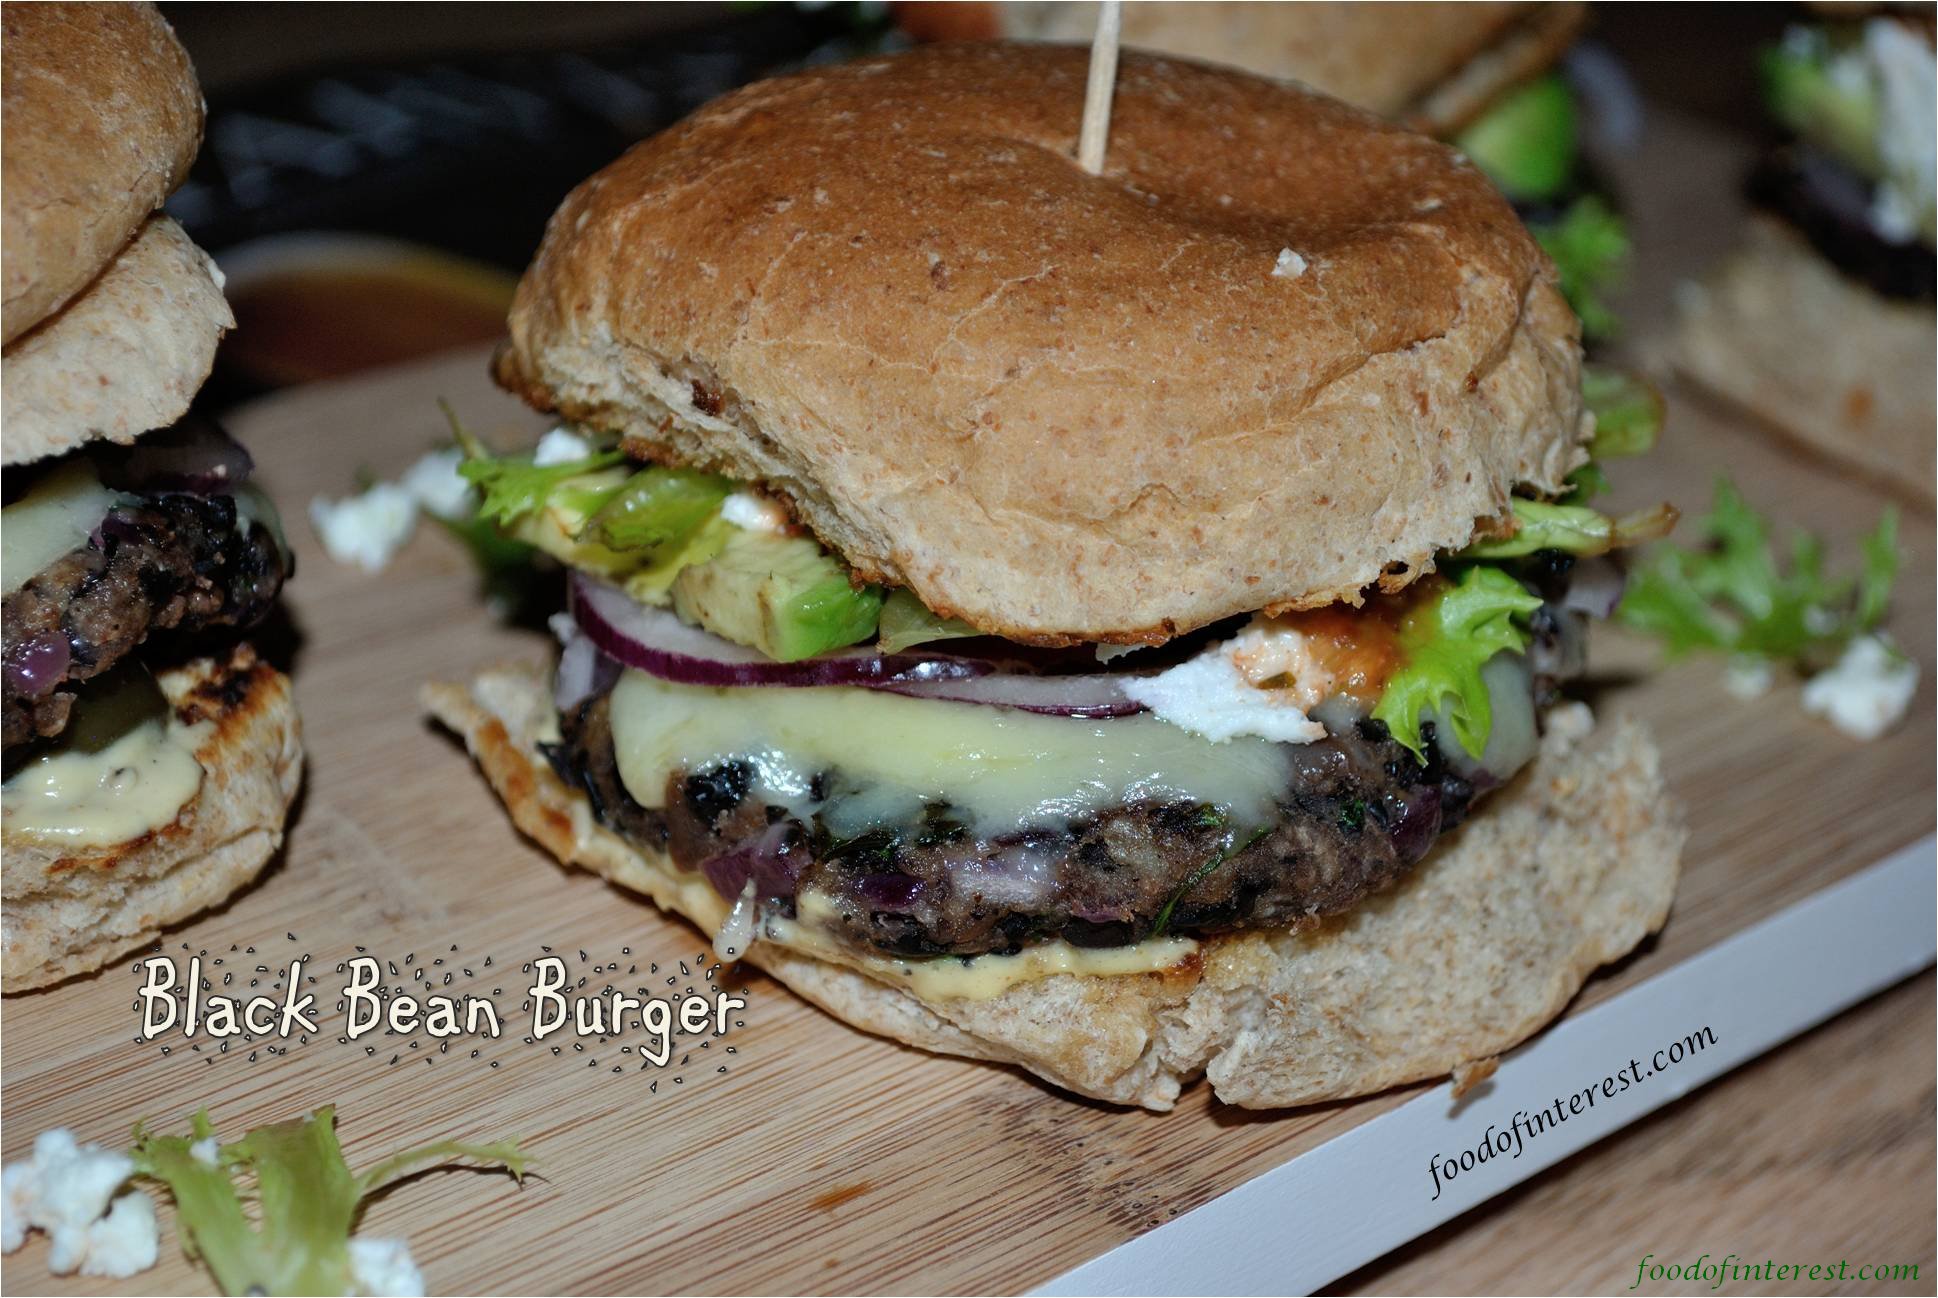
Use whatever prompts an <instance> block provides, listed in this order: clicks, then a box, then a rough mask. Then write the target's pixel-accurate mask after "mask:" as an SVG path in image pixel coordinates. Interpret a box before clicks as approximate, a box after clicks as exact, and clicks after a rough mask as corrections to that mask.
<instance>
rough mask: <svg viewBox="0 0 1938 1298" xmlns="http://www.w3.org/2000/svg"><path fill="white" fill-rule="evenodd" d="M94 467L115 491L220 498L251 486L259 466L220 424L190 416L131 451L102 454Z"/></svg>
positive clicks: (146, 439) (197, 416)
mask: <svg viewBox="0 0 1938 1298" xmlns="http://www.w3.org/2000/svg"><path fill="white" fill-rule="evenodd" d="M95 467H96V471H97V472H98V473H99V474H100V477H101V481H102V483H103V484H104V485H106V486H109V487H113V488H114V489H115V490H117V491H132V492H139V493H143V494H155V493H159V492H170V491H182V492H189V493H191V494H193V495H197V496H221V495H228V494H230V493H232V492H234V491H235V489H236V488H237V487H239V486H241V485H242V484H243V483H244V482H245V481H247V480H248V477H249V475H250V473H251V472H253V471H254V469H255V467H256V464H255V461H254V460H253V459H252V458H250V455H249V452H248V450H246V449H245V448H244V447H243V445H242V444H241V443H240V442H238V441H236V440H235V438H233V437H231V436H229V434H228V432H227V431H226V430H225V429H224V428H223V427H222V426H221V425H220V424H218V423H216V422H215V421H214V420H213V419H209V418H207V417H205V416H202V415H199V414H190V415H184V416H183V417H182V419H181V420H180V421H179V422H177V423H176V424H174V425H173V426H171V427H168V428H163V429H159V430H157V431H155V432H152V433H148V434H147V435H145V436H144V437H142V439H141V440H140V441H138V442H136V443H135V444H134V445H133V446H130V447H127V448H125V449H122V448H115V449H112V450H106V451H102V452H100V453H99V455H98V457H97V462H96V466H95Z"/></svg>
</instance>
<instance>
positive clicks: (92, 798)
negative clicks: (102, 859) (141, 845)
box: [0, 717, 203, 848]
mask: <svg viewBox="0 0 1938 1298" xmlns="http://www.w3.org/2000/svg"><path fill="white" fill-rule="evenodd" d="M202 730H203V727H201V726H182V725H180V724H178V723H177V722H175V721H174V720H172V719H170V718H165V717H150V718H149V719H147V720H145V721H143V722H141V723H140V724H139V725H137V726H134V727H133V728H132V729H130V730H129V731H128V732H127V733H125V734H123V735H121V736H120V737H119V738H117V739H115V740H114V741H113V742H112V743H109V744H108V745H106V746H105V747H103V748H100V749H98V750H96V751H93V752H88V751H84V750H79V749H63V750H60V751H56V752H50V753H43V754H41V755H39V756H37V757H33V758H30V759H29V760H28V761H27V762H25V763H24V764H23V765H22V766H21V768H20V769H19V770H18V771H16V772H14V774H13V776H12V778H10V779H9V780H8V781H7V782H6V784H5V786H4V788H3V790H0V791H4V794H5V807H6V825H7V832H8V833H19V834H30V835H33V836H34V837H37V838H43V839H47V840H50V841H52V842H55V843H58V844H59V845H60V846H62V847H74V848H82V847H110V846H113V845H114V844H117V843H123V842H126V841H128V840H129V839H132V838H139V837H140V836H141V835H143V834H146V833H148V832H149V831H151V830H156V829H160V828H161V827H162V826H164V825H167V824H169V823H170V822H172V821H173V820H174V819H175V817H176V816H177V815H179V814H180V813H181V810H182V808H183V807H184V806H186V805H188V802H189V800H190V799H192V798H194V797H195V795H196V794H197V793H199V792H200V791H201V788H202V766H201V763H199V762H197V761H196V760H195V749H196V746H197V744H198V742H199V740H200V738H201V733H202Z"/></svg>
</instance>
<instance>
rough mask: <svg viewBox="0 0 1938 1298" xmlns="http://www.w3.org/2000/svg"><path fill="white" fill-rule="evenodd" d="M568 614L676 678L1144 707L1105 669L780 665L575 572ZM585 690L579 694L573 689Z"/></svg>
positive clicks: (866, 662)
mask: <svg viewBox="0 0 1938 1298" xmlns="http://www.w3.org/2000/svg"><path fill="white" fill-rule="evenodd" d="M571 603H572V617H573V619H574V620H575V621H576V622H577V623H578V625H579V628H580V629H581V630H582V631H584V632H585V636H586V639H587V640H589V641H590V642H591V643H592V644H595V645H597V646H598V647H599V648H600V649H601V650H604V651H605V653H606V654H608V655H610V656H611V657H612V658H614V659H616V660H618V661H619V662H620V663H623V664H624V665H625V666H627V667H633V668H637V669H638V670H640V671H643V672H646V673H647V674H649V675H652V676H657V677H659V678H660V679H662V680H669V681H675V682H678V683H680V684H683V685H725V686H752V685H772V686H792V687H807V686H820V685H853V686H860V687H862V688H864V689H877V690H886V691H889V692H891V693H895V694H904V695H908V696H909V697H912V698H925V699H940V700H945V701H948V702H952V703H980V704H985V705H988V706H991V707H1005V708H1017V709H1019V710H1021V711H1024V712H1035V713H1040V714H1042V715H1045V716H1057V717H1078V718H1102V717H1124V716H1130V715H1131V714H1132V713H1136V712H1142V711H1143V710H1144V709H1143V706H1142V705H1141V704H1138V703H1134V702H1132V701H1131V700H1130V699H1129V698H1128V697H1127V696H1126V695H1125V694H1124V691H1123V688H1122V686H1121V685H1120V684H1119V681H1120V680H1121V677H1119V676H1117V675H1114V674H1110V673H1099V674H1090V675H1078V676H1037V675H1028V674H1023V673H1016V672H1005V671H1000V670H998V668H997V665H996V664H995V663H994V662H992V661H990V660H988V659H978V658H960V657H956V656H953V655H922V654H901V653H898V654H883V653H875V652H873V651H871V650H867V649H847V650H842V651H841V652H839V653H832V654H822V655H820V656H819V657H816V658H809V659H805V660H803V661H801V662H794V663H777V662H775V661H773V660H772V659H771V658H769V657H767V656H766V655H765V654H763V653H761V652H760V651H759V650H757V649H750V648H748V647H747V646H745V645H738V644H734V643H732V642H731V641H728V640H723V639H721V638H720V637H719V636H716V635H714V634H712V633H711V632H707V631H702V630H701V629H700V628H698V627H695V626H688V625H687V624H686V623H685V622H682V621H681V620H680V619H679V616H678V615H677V614H675V613H674V612H672V610H670V609H663V608H650V607H648V606H646V605H643V604H641V603H639V602H638V601H637V600H635V599H633V598H632V597H631V596H629V595H627V594H626V593H625V592H624V591H622V590H620V589H618V588H617V587H615V586H609V585H607V584H606V583H604V582H601V581H596V580H594V579H592V578H590V577H587V576H586V575H585V574H584V573H576V572H575V573H573V574H572V585H571ZM589 672H590V664H588V663H581V662H578V661H576V660H575V662H574V663H573V664H572V675H571V677H570V678H569V679H568V678H567V676H566V665H565V664H564V663H563V662H561V664H560V677H559V683H558V693H559V695H560V696H561V697H566V696H571V695H573V694H576V692H577V691H578V690H580V689H582V688H586V682H587V680H589V679H590V676H589ZM580 697H583V696H580Z"/></svg>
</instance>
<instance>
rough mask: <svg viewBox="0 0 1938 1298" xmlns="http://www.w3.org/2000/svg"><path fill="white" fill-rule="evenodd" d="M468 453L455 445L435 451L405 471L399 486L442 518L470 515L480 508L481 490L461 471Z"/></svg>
mask: <svg viewBox="0 0 1938 1298" xmlns="http://www.w3.org/2000/svg"><path fill="white" fill-rule="evenodd" d="M463 463H464V452H462V451H460V450H458V449H457V448H456V447H455V446H453V447H450V448H449V449H447V450H442V451H432V452H431V453H430V454H428V455H426V456H424V457H423V458H422V459H420V460H418V462H417V463H415V464H413V465H411V466H410V468H408V469H406V470H405V471H404V476H403V477H401V478H399V479H398V480H397V485H398V486H400V487H402V488H403V489H404V490H405V491H408V492H409V493H410V494H411V499H412V500H415V501H416V502H417V503H418V505H419V506H420V507H421V508H422V509H423V510H424V512H425V513H427V514H434V515H436V516H437V517H439V518H469V517H470V516H471V514H472V513H473V512H475V511H476V509H477V501H478V489H477V488H476V487H474V486H472V485H471V484H470V483H469V482H467V481H465V479H464V476H463V475H462V474H460V473H459V472H458V466H459V465H460V464H463Z"/></svg>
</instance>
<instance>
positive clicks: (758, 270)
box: [497, 45, 1588, 643]
mask: <svg viewBox="0 0 1938 1298" xmlns="http://www.w3.org/2000/svg"><path fill="white" fill-rule="evenodd" d="M1085 67H1086V55H1085V52H1084V51H1081V50H1076V49H1068V48H1061V47H1054V46H980V45H947V46H934V47H928V48H925V49H920V50H916V51H914V52H911V53H907V54H903V55H899V56H895V57H890V58H876V59H866V60H861V61H858V62H854V63H849V64H844V65H839V66H833V67H825V68H817V69H814V70H812V71H809V72H805V73H802V74H800V75H797V76H792V77H786V78H781V79H779V80H774V81H768V82H763V83H761V84H758V85H755V86H751V87H748V88H746V89H744V90H742V91H739V92H738V93H735V94H732V95H729V96H727V97H726V98H724V99H722V100H720V101H718V102H716V103H715V104H713V105H711V106H709V107H708V108H705V109H703V110H702V111H700V112H699V113H697V114H696V115H695V116H693V117H692V118H690V119H688V120H687V121H686V122H685V123H683V124H681V125H680V126H678V127H675V128H674V129H672V130H670V131H668V132H666V133H664V134H662V135H660V136H657V137H655V138H653V139H651V140H648V141H646V142H645V143H643V144H641V145H639V146H638V147H636V148H634V149H633V150H632V151H631V152H629V153H628V154H626V155H625V156H624V157H623V158H621V159H620V160H619V161H617V162H615V163H614V164H612V165H611V166H609V167H607V168H606V169H605V170H604V171H602V172H600V173H599V174H597V175H596V176H594V177H592V178H591V179H590V180H588V181H587V182H585V183H584V184H583V185H581V186H580V187H579V188H578V189H577V190H576V191H575V192H574V193H573V194H572V195H571V197H570V198H568V199H567V201H566V202H565V204H564V205H563V206H562V207H561V208H560V210H559V211H558V213H557V214H556V215H555V216H554V217H553V219H552V222H551V224H550V226H549V228H548V230H547V233H546V237H545V240H544V244H543V246H542V248H541V249H540V251H539V253H538V256H537V258H536V260H535V261H534V263H533V265H532V267H531V269H530V270H529V272H528V273H527V274H526V276H525V278H524V280H523V282H522V283H521V285H520V287H519V292H518V297H517V301H516V305H515V306H514V309H513V312H512V316H511V340H510V343H509V345H508V346H507V348H506V349H505V350H504V351H503V352H502V353H501V355H500V358H499V362H498V366H497V370H498V376H499V378H500V380H501V381H502V382H503V383H504V384H505V385H506V386H508V387H510V388H511V389H513V390H514V391H516V392H518V393H519V394H521V395H523V396H524V397H525V398H526V399H527V400H528V401H530V402H531V403H532V404H534V405H536V406H538V407H540V408H542V409H547V410H555V411H558V412H560V413H562V414H563V415H565V416H567V417H569V418H572V419H576V420H580V421H583V422H585V423H587V424H589V425H591V426H593V427H595V428H599V429H603V430H608V431H617V432H623V433H624V434H626V435H627V436H628V437H629V438H630V439H631V442H630V445H631V446H633V447H634V448H635V449H639V450H643V451H645V452H647V453H649V454H650V455H652V456H653V457H655V458H660V459H664V460H668V461H673V462H679V463H685V464H691V465H696V466H700V467H705V468H709V469H715V470H718V471H720V472H723V473H726V474H728V475H730V476H732V477H734V478H737V479H740V480H743V481H752V482H756V483H759V484H760V485H761V486H763V487H764V488H766V489H767V490H769V491H770V492H772V493H774V494H775V495H778V496H780V497H782V498H784V499H785V500H786V501H787V502H789V504H790V505H791V506H792V509H793V512H794V513H795V515H796V517H797V518H799V519H800V520H801V521H802V522H803V523H805V524H806V525H807V526H808V527H810V528H812V529H813V531H814V532H815V533H816V534H817V535H818V536H819V537H820V538H821V539H822V540H823V541H824V542H825V543H827V544H828V545H829V546H830V547H832V548H834V549H836V550H838V551H840V553H841V554H842V555H843V557H845V558H846V559H847V561H848V562H849V563H850V564H852V565H853V567H854V568H855V569H856V570H857V572H858V573H859V574H861V575H862V576H863V577H865V578H867V579H870V580H877V581H881V582H885V583H888V584H898V585H906V586H908V587H909V588H911V589H912V590H913V592H914V593H915V594H916V595H917V596H919V597H920V598H921V599H922V601H923V602H924V603H925V604H927V605H928V606H929V607H930V608H931V609H933V610H934V611H936V612H938V613H942V614H946V615H954V616H958V617H961V618H964V619H966V620H968V621H969V622H971V623H973V624H974V625H976V626H978V627H980V628H982V629H984V630H987V631H991V632H995V633H998V634H1001V635H1005V636H1008V637H1011V638H1014V639H1019V640H1026V641H1035V642H1045V643H1059V642H1067V641H1076V640H1086V641H1122V642H1133V641H1152V640H1160V639H1163V638H1165V637H1168V636H1171V635H1175V634H1177V633H1179V632H1181V631H1184V630H1187V629H1189V628H1193V627H1197V626H1202V625H1204V624H1207V623H1210V622H1213V621H1215V620H1217V619H1220V618H1224V617H1228V616H1231V615H1234V614H1239V613H1246V612H1251V611H1253V610H1257V609H1261V608H1265V609H1286V608H1306V607H1316V606H1323V605H1326V604H1330V603H1333V602H1335V601H1340V600H1344V601H1348V602H1352V603H1357V602H1358V601H1359V600H1360V599H1361V598H1362V592H1363V591H1365V590H1366V589H1368V588H1370V587H1373V586H1375V585H1379V586H1385V587H1387V588H1395V587H1398V586H1402V585H1405V584H1407V583H1409V582H1411V581H1413V580H1414V579H1415V578H1417V577H1419V576H1420V575H1421V574H1423V573H1424V572H1426V571H1428V570H1429V569H1430V566H1431V563H1432V559H1433V556H1434V555H1435V554H1436V553H1437V552H1440V551H1443V550H1457V549H1459V548H1461V547H1462V546H1464V545H1465V544H1467V543H1468V541H1469V540H1470V539H1471V538H1472V537H1473V536H1474V535H1475V534H1476V532H1477V530H1479V529H1484V528H1486V527H1488V526H1489V524H1490V523H1491V522H1492V521H1493V520H1496V519H1498V518H1500V517H1501V516H1502V515H1503V514H1504V512H1505V511H1506V508H1507V502H1508V496H1509V493H1510V492H1511V491H1512V490H1513V489H1514V488H1515V487H1517V486H1526V487H1530V488H1532V489H1534V490H1536V491H1540V492H1552V491H1556V490H1558V489H1559V488H1560V487H1561V485H1562V479H1563V478H1564V476H1565V475H1566V474H1567V473H1568V472H1569V471H1570V470H1572V469H1573V468H1574V467H1575V466H1576V465H1577V464H1579V463H1580V462H1581V461H1582V460H1583V458H1584V453H1583V451H1582V450H1581V442H1582V440H1583V437H1584V434H1585V431H1586V425H1587V422H1588V420H1587V416H1586V415H1585V414H1584V411H1583V407H1582V403H1581V398H1580V394H1579V382H1578V379H1579V371H1580V346H1579V340H1578V332H1579V331H1578V326H1577V324H1576V321H1575V319H1574V317H1573V315H1572V314H1571V313H1570V312H1569V310H1568V308H1567V306H1566V305H1565V303H1564V302H1563V300H1562V297H1561V294H1560V292H1559V289H1558V288H1557V285H1556V282H1555V273H1554V269H1553V267H1552V266H1551V265H1550V263H1549V262H1548V261H1547V259H1546V257H1545V256H1544V255H1543V254H1542V253H1541V251H1540V250H1539V248H1538V247H1537V246H1536V245H1535V243H1534V241H1533V240H1532V238H1530V237H1529V235H1528V234H1527V232H1526V231H1525V230H1524V229H1523V228H1522V226H1521V224H1520V222H1519V221H1518V220H1516V218H1515V216H1514V213H1513V211H1512V210H1511V208H1510V207H1509V206H1508V204H1507V203H1506V202H1505V200H1503V199H1502V198H1501V197H1500V196H1499V195H1498V194H1497V193H1496V192H1495V191H1494V190H1493V189H1492V188H1491V187H1490V185H1489V184H1488V182H1487V181H1486V179H1485V178H1484V177H1483V176H1482V175H1481V174H1480V172H1478V171H1477V170H1475V169H1474V168H1473V167H1472V166H1470V165H1469V164H1468V163H1467V162H1466V161H1465V160H1463V159H1462V158H1461V157H1460V156H1458V155H1457V154H1455V153H1454V152H1452V151H1451V150H1449V149H1447V148H1446V147H1444V146H1442V145H1440V144H1437V143H1435V142H1433V141H1432V140H1429V139H1426V138H1425V137H1422V136H1419V135H1414V134H1411V133H1408V132H1405V131H1403V130H1400V129H1398V128H1395V127H1392V126H1389V125H1386V124H1385V123H1383V122H1381V121H1379V120H1377V119H1375V118H1374V117H1372V116H1371V115H1369V114H1366V113H1363V112H1360V111H1358V110H1355V109H1351V108H1348V107H1346V106H1344V105H1342V104H1339V103H1336V102H1334V101H1332V100H1329V99H1325V98H1323V97H1320V96H1318V95H1315V94H1312V93H1309V92H1307V91H1304V90H1301V89H1299V88H1297V87H1294V86H1290V85H1284V84H1277V83H1272V82H1268V81H1264V80H1260V79H1257V78H1253V77H1250V76H1246V75H1243V74H1240V73H1236V72H1230V71H1224V70H1218V69H1213V68H1207V67H1201V66H1197V65H1193V64H1189V63H1184V62H1179V61H1173V60H1165V59H1158V58H1152V57H1148V56H1145V55H1141V54H1135V53H1127V54H1126V55H1125V56H1124V59H1123V61H1122V64H1121V65H1120V70H1119V74H1118V80H1117V87H1116V96H1115V102H1114V107H1113V113H1112V118H1111V129H1110V140H1109V151H1108V155H1107V157H1106V160H1105V165H1104V169H1103V173H1102V174H1101V175H1097V176H1092V175H1089V174H1086V173H1085V172H1084V171H1082V170H1081V169H1080V168H1078V166H1077V165H1076V163H1075V161H1074V151H1075V143H1076V136H1077V130H1078V125H1079V120H1080V116H1081V108H1082V103H1083V88H1084V76H1085Z"/></svg>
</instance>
